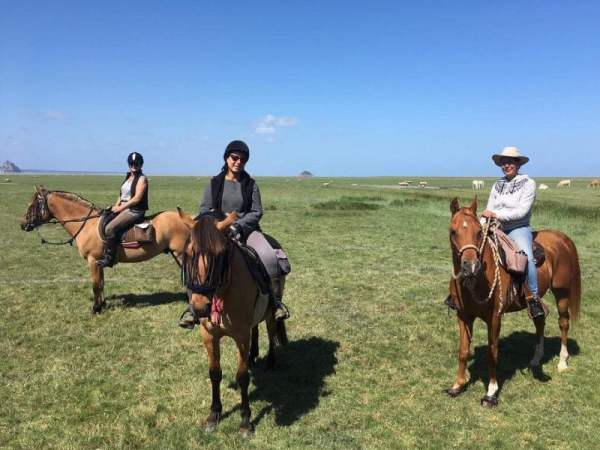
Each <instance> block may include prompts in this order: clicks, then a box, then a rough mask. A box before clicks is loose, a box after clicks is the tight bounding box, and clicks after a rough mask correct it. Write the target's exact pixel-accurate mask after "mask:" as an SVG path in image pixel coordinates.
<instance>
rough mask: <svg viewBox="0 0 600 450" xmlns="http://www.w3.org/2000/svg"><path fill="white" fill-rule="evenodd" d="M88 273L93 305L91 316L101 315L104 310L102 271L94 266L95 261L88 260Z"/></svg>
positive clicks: (96, 265) (97, 266)
mask: <svg viewBox="0 0 600 450" xmlns="http://www.w3.org/2000/svg"><path fill="white" fill-rule="evenodd" d="M88 264H89V265H90V272H91V275H92V289H93V291H94V305H93V306H92V311H91V314H98V313H101V312H102V310H103V309H104V308H106V301H105V300H104V269H103V268H102V267H100V266H99V265H98V264H96V260H95V259H89V260H88Z"/></svg>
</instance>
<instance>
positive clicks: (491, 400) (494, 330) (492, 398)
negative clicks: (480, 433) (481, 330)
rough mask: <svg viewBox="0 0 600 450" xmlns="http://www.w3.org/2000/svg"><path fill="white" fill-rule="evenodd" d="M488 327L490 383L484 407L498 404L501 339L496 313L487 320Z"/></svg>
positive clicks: (484, 399)
mask: <svg viewBox="0 0 600 450" xmlns="http://www.w3.org/2000/svg"><path fill="white" fill-rule="evenodd" d="M486 323H487V326H488V351H487V355H486V361H487V364H488V371H489V376H490V381H489V383H488V390H487V393H486V395H484V396H483V397H482V399H481V405H482V406H488V407H492V406H496V405H497V404H498V389H499V387H498V381H497V380H496V366H497V365H498V339H499V338H500V325H501V321H500V316H499V315H498V314H497V313H496V312H495V311H494V312H493V316H492V318H491V319H488V320H486Z"/></svg>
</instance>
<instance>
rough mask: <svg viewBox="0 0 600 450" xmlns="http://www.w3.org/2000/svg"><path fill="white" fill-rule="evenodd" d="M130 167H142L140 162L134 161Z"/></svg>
mask: <svg viewBox="0 0 600 450" xmlns="http://www.w3.org/2000/svg"><path fill="white" fill-rule="evenodd" d="M129 167H140V163H139V162H132V163H131V164H129Z"/></svg>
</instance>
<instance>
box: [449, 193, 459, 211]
mask: <svg viewBox="0 0 600 450" xmlns="http://www.w3.org/2000/svg"><path fill="white" fill-rule="evenodd" d="M459 209H460V206H458V199H457V198H456V197H454V198H453V199H452V201H451V202H450V211H451V212H452V215H454V214H456V213H457V212H458V210H459Z"/></svg>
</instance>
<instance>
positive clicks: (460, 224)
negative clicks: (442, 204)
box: [449, 196, 484, 278]
mask: <svg viewBox="0 0 600 450" xmlns="http://www.w3.org/2000/svg"><path fill="white" fill-rule="evenodd" d="M450 211H451V212H452V220H451V221H450V227H449V233H450V248H451V249H452V255H453V260H454V263H455V264H454V266H455V267H454V270H455V272H458V269H459V268H460V274H461V275H462V276H464V277H466V278H474V277H475V276H477V274H478V272H479V270H480V269H481V262H480V261H479V256H480V255H479V251H480V248H481V244H482V242H483V237H484V236H483V229H482V227H481V224H480V223H479V220H478V219H477V196H475V198H474V199H473V203H471V206H469V207H463V208H461V207H460V206H459V205H458V199H457V198H456V197H455V198H454V199H452V202H451V203H450Z"/></svg>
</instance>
